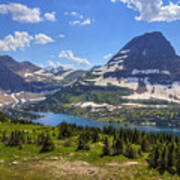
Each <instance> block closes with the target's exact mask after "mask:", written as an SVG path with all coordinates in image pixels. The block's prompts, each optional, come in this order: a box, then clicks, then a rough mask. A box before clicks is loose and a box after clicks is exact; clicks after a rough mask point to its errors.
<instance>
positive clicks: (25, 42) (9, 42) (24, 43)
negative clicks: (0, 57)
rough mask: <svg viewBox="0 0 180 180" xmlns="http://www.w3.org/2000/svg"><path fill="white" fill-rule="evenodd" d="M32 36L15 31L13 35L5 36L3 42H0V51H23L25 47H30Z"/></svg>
mask: <svg viewBox="0 0 180 180" xmlns="http://www.w3.org/2000/svg"><path fill="white" fill-rule="evenodd" d="M32 40H33V36H31V35H29V34H28V33H27V32H18V31H16V32H15V33H14V35H11V34H9V35H7V36H6V37H5V38H4V39H3V40H0V50H1V51H16V50H17V49H20V50H23V49H24V48H25V47H29V46H30V42H31V41H32Z"/></svg>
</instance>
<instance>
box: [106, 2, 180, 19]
mask: <svg viewBox="0 0 180 180" xmlns="http://www.w3.org/2000/svg"><path fill="white" fill-rule="evenodd" d="M110 1H111V2H112V3H115V2H118V1H120V2H122V3H124V4H126V5H127V7H128V8H130V9H133V10H135V11H138V12H139V14H140V15H139V16H136V17H135V19H136V20H138V21H140V20H145V21H148V22H155V21H166V22H171V21H175V20H180V4H179V3H178V2H177V3H173V2H172V1H169V3H168V4H167V5H165V4H164V3H163V0H110Z"/></svg>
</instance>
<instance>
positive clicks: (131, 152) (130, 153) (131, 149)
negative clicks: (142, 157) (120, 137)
mask: <svg viewBox="0 0 180 180" xmlns="http://www.w3.org/2000/svg"><path fill="white" fill-rule="evenodd" d="M126 156H127V157H128V158H132V159H134V158H137V151H136V149H135V148H134V147H133V146H132V145H130V144H128V146H127V148H126Z"/></svg>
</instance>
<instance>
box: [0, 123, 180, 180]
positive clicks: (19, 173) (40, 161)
mask: <svg viewBox="0 0 180 180" xmlns="http://www.w3.org/2000/svg"><path fill="white" fill-rule="evenodd" d="M15 129H18V130H25V131H26V132H29V134H30V135H32V136H33V135H34V136H35V135H36V134H38V133H41V132H51V131H52V127H45V126H39V125H22V124H16V125H15V124H9V123H3V124H1V126H0V132H2V131H4V130H7V131H8V133H10V131H12V130H15ZM55 133H56V135H57V134H58V130H57V129H55ZM0 135H2V134H1V133H0ZM101 136H102V135H101ZM109 140H110V141H112V138H111V137H109ZM53 141H54V142H55V145H56V148H55V150H54V151H53V152H49V153H41V154H40V153H39V151H40V148H41V147H40V146H37V145H24V149H23V150H19V148H18V147H7V146H5V145H3V144H2V143H0V160H3V161H4V162H3V163H2V164H0V172H1V173H0V179H1V180H24V179H26V180H36V179H37V180H46V179H47V180H49V179H53V180H54V179H59V180H61V179H78V180H79V179H100V178H101V179H115V180H117V179H132V177H133V179H146V180H148V179H180V178H179V177H178V176H172V175H170V174H168V173H167V172H166V173H165V174H163V175H160V174H159V172H157V171H156V170H152V169H149V168H148V167H147V164H146V160H145V158H146V157H147V154H144V157H143V158H138V159H133V160H130V159H127V158H126V157H124V156H122V155H120V156H114V157H113V156H107V157H101V156H100V155H101V153H102V143H100V142H99V143H90V144H89V145H90V147H91V150H90V151H76V147H77V137H76V136H75V137H71V138H68V139H65V140H57V137H53ZM137 148H138V147H137ZM50 157H51V158H52V157H55V160H51V158H50ZM53 159H54V158H53ZM14 161H17V162H18V165H12V162H14ZM130 161H135V162H138V163H139V164H138V165H135V166H129V167H128V166H125V165H123V163H125V162H130ZM87 163H88V164H87ZM63 167H65V169H63ZM88 170H91V171H92V170H93V171H95V173H92V174H91V173H88V174H86V173H85V172H86V171H87V172H88ZM96 170H98V172H99V173H98V172H97V173H96ZM84 171H85V172H84ZM100 172H101V173H100Z"/></svg>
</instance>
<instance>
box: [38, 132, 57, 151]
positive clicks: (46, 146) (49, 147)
mask: <svg viewBox="0 0 180 180" xmlns="http://www.w3.org/2000/svg"><path fill="white" fill-rule="evenodd" d="M54 148H55V146H54V143H53V141H52V139H51V138H50V136H49V134H48V135H47V136H46V138H45V140H44V143H43V146H42V148H41V151H40V152H41V153H42V152H50V151H53V150H54Z"/></svg>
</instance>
